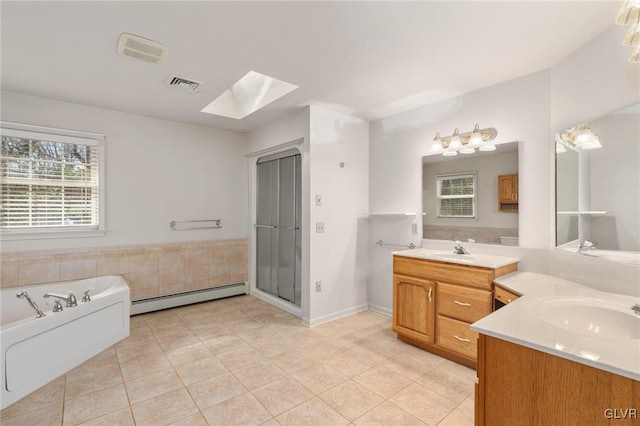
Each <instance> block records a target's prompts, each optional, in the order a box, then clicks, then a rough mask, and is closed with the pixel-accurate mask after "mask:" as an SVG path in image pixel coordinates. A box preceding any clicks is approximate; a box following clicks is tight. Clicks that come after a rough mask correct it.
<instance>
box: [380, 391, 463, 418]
mask: <svg viewBox="0 0 640 426" xmlns="http://www.w3.org/2000/svg"><path fill="white" fill-rule="evenodd" d="M389 402H391V403H392V404H394V405H396V406H398V407H399V408H402V409H403V410H405V411H406V412H408V413H409V414H411V415H413V416H415V417H417V418H418V419H420V420H422V421H423V422H425V423H427V424H430V425H435V424H437V423H438V422H439V421H440V420H442V419H444V418H445V417H446V416H447V415H448V414H449V413H450V412H451V411H453V409H454V408H456V406H457V405H458V404H457V403H455V402H454V401H452V400H450V399H449V398H447V397H445V396H442V395H440V394H439V393H437V392H434V391H432V390H429V389H428V388H426V387H424V386H422V385H419V384H417V383H414V384H412V385H411V386H409V387H408V388H406V389H404V390H402V391H400V392H399V393H397V394H396V395H395V396H393V397H392V398H391V399H389Z"/></svg>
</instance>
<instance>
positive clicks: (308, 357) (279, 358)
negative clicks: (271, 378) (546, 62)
mask: <svg viewBox="0 0 640 426" xmlns="http://www.w3.org/2000/svg"><path fill="white" fill-rule="evenodd" d="M270 360H271V361H273V362H274V363H276V364H277V365H278V367H280V368H282V369H283V370H284V371H286V372H287V373H289V374H292V373H294V372H296V371H298V370H302V369H303V368H306V367H309V366H311V365H314V364H317V363H318V360H319V358H318V356H317V355H316V354H313V353H308V352H305V351H300V350H296V351H293V352H283V353H281V354H279V355H276V356H273V357H271V358H270Z"/></svg>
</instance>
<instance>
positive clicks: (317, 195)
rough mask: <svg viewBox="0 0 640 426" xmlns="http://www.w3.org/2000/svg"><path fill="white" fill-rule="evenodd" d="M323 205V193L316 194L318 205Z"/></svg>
mask: <svg viewBox="0 0 640 426" xmlns="http://www.w3.org/2000/svg"><path fill="white" fill-rule="evenodd" d="M321 205H322V195H320V194H316V206H321Z"/></svg>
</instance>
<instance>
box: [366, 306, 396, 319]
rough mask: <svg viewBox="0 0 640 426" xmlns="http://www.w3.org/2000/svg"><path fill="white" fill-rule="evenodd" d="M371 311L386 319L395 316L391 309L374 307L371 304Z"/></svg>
mask: <svg viewBox="0 0 640 426" xmlns="http://www.w3.org/2000/svg"><path fill="white" fill-rule="evenodd" d="M369 310H371V311H373V312H377V313H379V314H382V315H384V316H386V317H391V316H392V315H393V311H392V310H391V309H389V308H385V307H384V306H379V305H374V304H371V303H370V304H369Z"/></svg>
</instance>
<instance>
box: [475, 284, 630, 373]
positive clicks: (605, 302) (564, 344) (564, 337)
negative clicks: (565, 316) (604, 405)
mask: <svg viewBox="0 0 640 426" xmlns="http://www.w3.org/2000/svg"><path fill="white" fill-rule="evenodd" d="M495 282H496V283H497V284H499V285H500V286H501V287H504V288H506V289H508V290H511V291H513V292H515V293H519V294H522V295H523V297H520V298H519V299H517V300H515V301H514V302H512V303H510V304H508V305H506V306H505V307H503V308H502V309H499V310H497V311H495V312H494V313H492V314H491V315H488V316H486V317H484V318H482V319H481V320H479V321H477V322H475V323H473V324H472V325H471V329H472V330H474V331H476V332H478V333H482V334H486V335H488V336H492V337H496V338H499V339H502V340H506V341H509V342H513V343H517V344H519V345H522V346H526V347H529V348H532V349H536V350H539V351H542V352H546V353H549V354H552V355H556V356H559V357H562V358H566V359H569V360H572V361H575V362H579V363H581V364H586V365H589V366H592V367H595V368H599V369H601V370H606V371H609V372H612V373H615V374H619V375H621V376H625V377H628V378H631V379H633V380H637V381H640V340H631V339H626V338H611V337H609V338H605V337H592V336H589V335H586V334H582V333H578V332H572V331H569V330H565V329H563V328H560V327H558V326H555V325H552V324H551V323H549V322H548V319H549V317H548V315H546V313H545V311H544V310H543V309H542V308H541V307H542V306H549V304H558V303H559V304H563V303H578V304H582V303H585V304H589V305H591V306H596V307H601V306H607V307H609V308H611V309H615V310H619V311H620V312H626V313H629V312H631V306H633V305H634V304H637V303H640V300H639V299H638V298H637V297H632V296H626V295H620V294H614V293H607V292H602V291H598V290H594V289H592V288H589V287H584V286H581V285H579V284H576V283H573V282H571V281H567V280H563V279H560V278H555V277H552V276H549V275H544V274H537V273H533V272H514V273H511V274H508V275H503V276H501V277H499V278H496V280H495ZM545 303H546V305H545ZM561 309H562V306H561ZM638 327H640V318H638Z"/></svg>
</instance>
